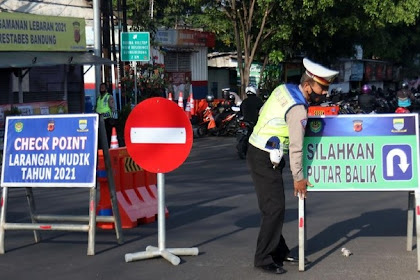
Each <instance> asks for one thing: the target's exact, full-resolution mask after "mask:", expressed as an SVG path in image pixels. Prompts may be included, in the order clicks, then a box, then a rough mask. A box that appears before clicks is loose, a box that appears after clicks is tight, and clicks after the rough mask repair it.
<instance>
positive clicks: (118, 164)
mask: <svg viewBox="0 0 420 280" xmlns="http://www.w3.org/2000/svg"><path fill="white" fill-rule="evenodd" d="M109 154H110V157H111V165H112V169H113V175H114V181H115V187H116V195H117V201H118V208H119V211H120V217H121V226H122V228H133V227H136V226H138V224H145V223H152V222H155V221H156V215H157V210H158V200H157V187H156V186H157V175H156V174H155V173H150V172H148V171H146V170H143V169H142V168H140V167H139V166H138V165H137V164H136V163H134V161H133V160H132V159H131V157H130V156H129V154H128V152H127V148H126V147H122V148H116V149H111V150H109ZM97 174H98V181H99V183H100V200H99V202H98V207H97V213H98V215H110V212H112V208H111V202H110V194H109V191H108V181H107V179H106V171H105V164H104V161H103V155H101V151H98V171H97ZM165 216H166V217H168V216H169V212H168V209H165ZM97 227H100V228H102V229H113V227H114V224H113V223H103V222H102V223H97Z"/></svg>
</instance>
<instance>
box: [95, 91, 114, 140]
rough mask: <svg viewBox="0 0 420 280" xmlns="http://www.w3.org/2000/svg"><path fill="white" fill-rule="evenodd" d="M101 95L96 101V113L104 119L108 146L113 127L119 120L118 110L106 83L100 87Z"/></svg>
mask: <svg viewBox="0 0 420 280" xmlns="http://www.w3.org/2000/svg"><path fill="white" fill-rule="evenodd" d="M99 92H100V95H99V96H98V99H97V100H96V113H98V114H100V115H102V116H103V118H104V122H105V130H106V135H107V139H108V146H109V143H111V134H112V127H113V126H115V125H116V119H117V118H118V114H117V110H116V108H115V101H114V97H113V96H112V95H111V94H109V93H108V91H107V86H106V84H105V83H101V85H100V86H99Z"/></svg>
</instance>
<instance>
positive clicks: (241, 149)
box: [236, 135, 248, 159]
mask: <svg viewBox="0 0 420 280" xmlns="http://www.w3.org/2000/svg"><path fill="white" fill-rule="evenodd" d="M236 150H237V151H238V156H239V158H240V159H245V158H246V152H247V150H248V136H246V135H244V136H243V137H242V138H241V139H239V142H238V144H237V145H236Z"/></svg>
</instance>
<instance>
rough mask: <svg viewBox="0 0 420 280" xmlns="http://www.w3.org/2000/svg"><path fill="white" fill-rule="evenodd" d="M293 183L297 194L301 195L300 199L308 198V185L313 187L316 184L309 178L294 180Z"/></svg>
mask: <svg viewBox="0 0 420 280" xmlns="http://www.w3.org/2000/svg"><path fill="white" fill-rule="evenodd" d="M293 185H294V188H295V192H294V194H295V196H298V195H299V196H300V199H304V198H306V192H307V190H306V188H307V186H309V187H313V186H314V185H312V184H311V183H310V182H309V181H308V180H306V179H302V180H300V181H293Z"/></svg>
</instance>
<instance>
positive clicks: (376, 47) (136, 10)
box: [114, 0, 420, 83]
mask: <svg viewBox="0 0 420 280" xmlns="http://www.w3.org/2000/svg"><path fill="white" fill-rule="evenodd" d="M114 1H116V0H114ZM149 3H150V1H149V0H127V5H128V9H127V11H128V17H129V18H130V19H132V20H133V23H134V25H133V26H134V28H137V30H148V31H154V30H157V28H158V27H159V28H161V27H168V28H174V27H177V28H183V27H188V28H202V29H203V30H204V31H211V32H214V33H215V34H216V50H217V51H232V50H236V51H238V52H240V53H243V54H244V61H243V62H244V63H243V64H242V65H243V67H244V69H242V72H241V75H243V76H245V77H243V79H242V82H243V83H244V82H246V81H248V77H246V76H247V75H248V73H247V71H246V70H247V69H246V68H247V67H250V62H252V61H249V60H254V59H255V60H259V61H263V60H264V58H266V57H268V59H269V63H278V62H279V61H284V60H287V59H288V58H290V57H294V56H296V55H305V56H308V57H311V58H312V59H314V60H317V61H319V62H321V63H329V62H331V61H334V60H335V59H336V58H337V57H351V56H353V55H354V45H356V44H358V45H362V47H363V49H364V54H365V57H364V58H373V57H375V58H381V59H386V60H391V61H396V62H399V63H401V64H406V65H409V64H411V63H412V61H413V60H414V58H415V57H416V55H417V54H418V53H420V50H419V49H420V47H419V46H420V44H419V42H420V39H419V37H420V33H419V30H418V29H419V28H418V27H417V26H418V25H419V23H420V22H419V15H420V1H418V0H299V1H298V0H282V1H277V0H244V1H236V0H212V1H210V0H207V1H205V0H155V1H154V13H153V19H151V18H150V7H149ZM252 4H253V6H252ZM267 7H268V8H269V9H268V10H267ZM266 10H267V13H266ZM265 16H266V18H265V21H264V17H265ZM261 27H263V28H262V29H261ZM235 30H236V31H237V32H238V34H237V36H238V37H236V38H235ZM260 31H261V33H260ZM259 35H260V36H261V37H259ZM152 38H153V36H152ZM238 42H239V43H238ZM254 47H255V49H254V51H255V52H254V51H253V48H254ZM241 78H242V77H241Z"/></svg>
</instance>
